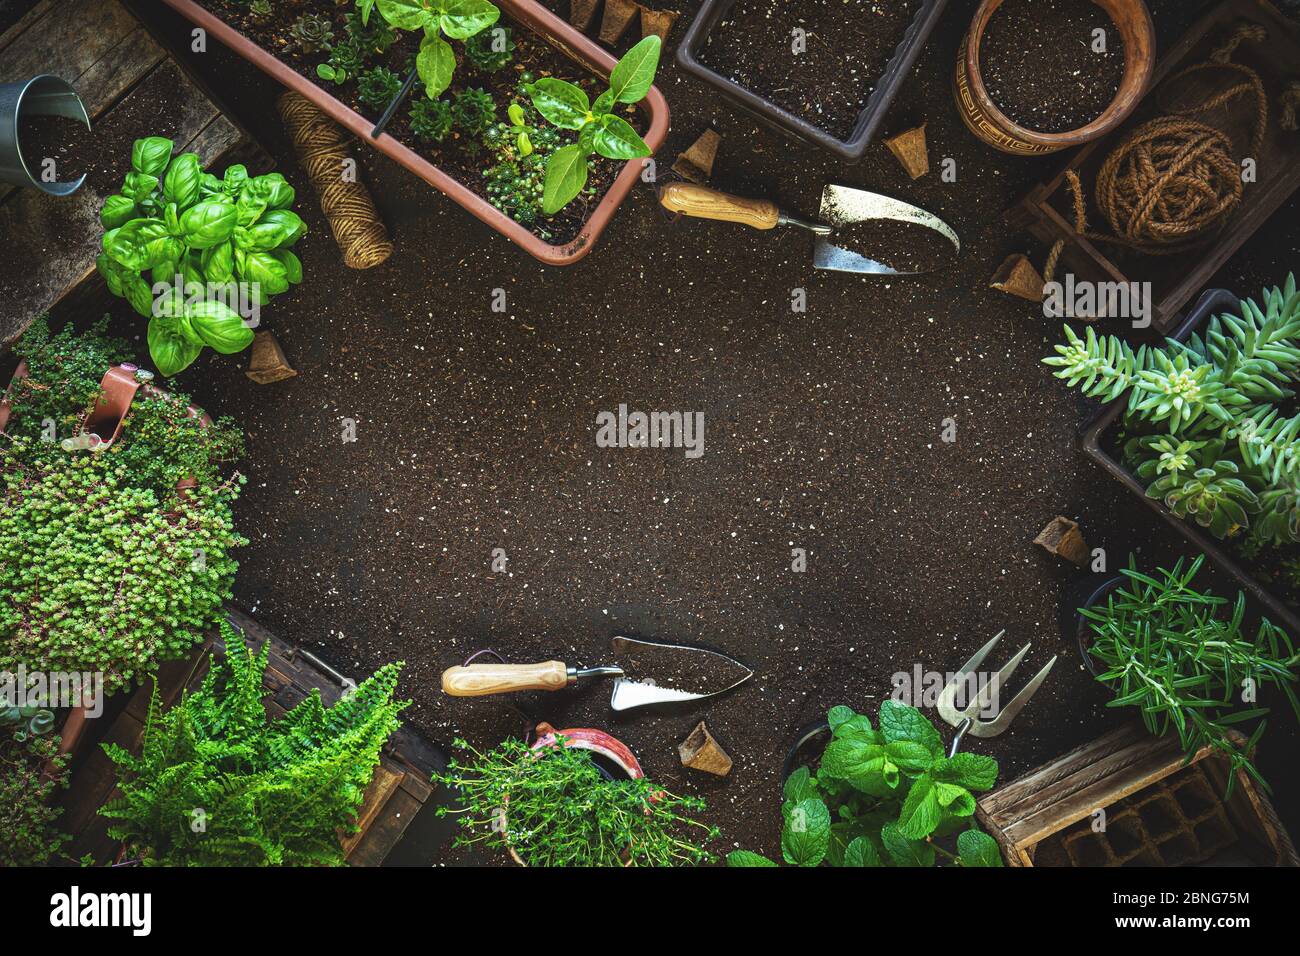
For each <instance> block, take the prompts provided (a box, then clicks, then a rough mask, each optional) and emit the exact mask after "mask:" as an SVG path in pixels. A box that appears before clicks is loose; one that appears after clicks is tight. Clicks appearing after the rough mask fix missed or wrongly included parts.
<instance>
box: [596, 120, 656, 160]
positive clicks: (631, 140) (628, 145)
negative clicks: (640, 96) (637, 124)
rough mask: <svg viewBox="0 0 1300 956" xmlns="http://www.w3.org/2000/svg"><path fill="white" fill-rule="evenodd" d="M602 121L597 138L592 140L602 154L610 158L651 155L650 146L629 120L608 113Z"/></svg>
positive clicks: (634, 157)
mask: <svg viewBox="0 0 1300 956" xmlns="http://www.w3.org/2000/svg"><path fill="white" fill-rule="evenodd" d="M600 123H601V125H600V128H599V129H597V130H596V138H595V140H593V141H592V145H593V146H594V147H595V149H596V152H598V153H600V155H602V156H608V157H609V158H610V159H636V158H637V157H638V156H649V155H650V147H649V146H647V145H646V144H645V141H644V140H643V139H641V137H640V136H638V135H637V133H636V130H634V129H633V128H632V125H631V124H630V123H628V121H627V120H625V119H623V118H621V117H618V116H614V115H613V114H606V115H605V116H603V117H601V120H600Z"/></svg>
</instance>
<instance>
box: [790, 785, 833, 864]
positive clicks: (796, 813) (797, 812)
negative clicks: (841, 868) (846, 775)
mask: <svg viewBox="0 0 1300 956" xmlns="http://www.w3.org/2000/svg"><path fill="white" fill-rule="evenodd" d="M830 840H831V812H830V811H829V810H827V809H826V804H824V803H822V802H821V801H820V800H817V799H812V800H800V801H799V802H798V803H796V804H792V805H789V806H788V809H786V813H785V827H784V828H783V829H782V830H781V855H782V856H783V857H785V861H786V862H787V863H789V864H791V865H792V866H816V865H817V864H819V863H821V861H822V860H823V859H825V857H826V851H827V849H828V848H829V847H830Z"/></svg>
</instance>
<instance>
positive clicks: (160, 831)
mask: <svg viewBox="0 0 1300 956" xmlns="http://www.w3.org/2000/svg"><path fill="white" fill-rule="evenodd" d="M221 635H222V639H223V641H224V643H225V647H226V652H225V654H224V655H223V656H221V657H217V656H216V655H213V657H212V661H211V668H210V669H209V671H208V673H207V675H206V676H205V677H204V679H203V684H202V686H201V687H199V689H198V690H197V691H195V692H193V693H189V694H185V695H183V696H182V697H181V699H180V701H179V702H177V703H176V704H175V705H173V706H172V707H170V708H168V709H166V710H164V709H163V707H162V705H161V703H160V701H159V698H158V695H157V689H156V688H155V692H154V695H153V698H152V700H151V701H150V704H149V713H148V715H147V717H146V719H145V727H144V737H143V739H142V741H141V745H140V752H139V754H132V753H129V752H128V751H126V750H125V749H123V748H122V747H120V746H118V745H116V744H106V745H105V746H104V751H105V753H107V754H108V756H109V758H110V759H111V760H112V761H113V763H114V765H115V766H116V768H117V772H118V789H119V791H120V792H121V796H120V797H118V798H116V799H114V800H112V801H110V802H109V803H107V804H105V805H104V807H103V808H102V809H101V810H100V814H101V815H102V816H104V817H107V818H108V819H109V820H110V821H112V826H111V827H109V831H108V832H109V834H110V835H111V836H112V837H113V838H114V839H117V840H122V841H123V842H124V843H126V844H127V845H128V847H129V848H130V849H131V850H132V851H133V852H135V853H138V854H140V857H141V862H142V863H143V864H144V865H146V866H282V865H283V866H337V865H341V864H342V863H343V850H342V848H341V846H340V844H339V833H340V832H343V833H355V832H356V830H357V825H356V821H355V815H356V811H357V808H358V807H360V806H361V803H362V800H363V798H364V795H365V790H366V787H367V786H369V784H370V778H371V776H372V775H373V773H374V768H375V766H376V765H377V764H378V763H379V759H380V751H381V749H382V748H383V746H384V744H385V743H386V742H387V741H388V738H389V737H390V736H391V735H392V734H393V732H394V731H396V730H397V729H398V728H399V727H400V726H401V721H400V720H399V719H398V714H399V713H401V711H402V710H403V708H405V707H406V706H407V704H408V703H409V702H402V701H395V700H393V694H394V691H395V690H396V687H397V677H398V673H399V671H400V670H401V667H402V665H401V663H396V664H388V665H385V666H384V667H382V668H380V669H379V670H378V671H376V672H375V674H374V675H373V676H371V677H370V678H368V679H367V680H365V681H364V682H362V683H361V685H360V686H358V687H357V689H356V690H355V691H353V692H352V693H351V694H349V695H348V696H346V697H344V698H342V699H341V700H339V701H338V702H337V703H335V704H334V705H333V706H331V707H326V706H325V705H324V704H323V703H322V702H321V698H320V692H319V691H315V690H313V691H312V693H311V695H310V696H309V697H307V698H306V699H305V700H303V701H302V702H301V703H299V704H298V705H297V706H295V707H294V708H293V709H292V710H290V711H289V712H288V713H286V714H284V715H283V716H281V717H280V718H278V719H277V720H274V721H273V720H269V719H267V716H266V708H265V706H264V704H263V703H262V701H263V699H264V698H265V697H266V695H267V693H268V691H267V690H266V689H265V687H264V686H263V680H264V676H265V673H266V665H267V652H268V650H269V647H270V645H269V644H263V645H262V649H261V651H259V652H258V653H256V654H254V653H253V652H252V650H250V649H249V648H248V646H247V645H246V644H245V642H244V638H243V635H241V634H239V633H238V632H237V631H235V630H234V628H232V627H231V626H230V625H229V624H227V623H226V622H225V621H222V622H221ZM196 810H200V811H202V813H203V824H204V825H203V826H201V827H196V826H192V824H193V823H194V821H195V812H196Z"/></svg>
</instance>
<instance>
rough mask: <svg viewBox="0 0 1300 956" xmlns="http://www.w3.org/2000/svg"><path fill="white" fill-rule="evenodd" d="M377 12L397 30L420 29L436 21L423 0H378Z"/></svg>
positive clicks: (434, 15)
mask: <svg viewBox="0 0 1300 956" xmlns="http://www.w3.org/2000/svg"><path fill="white" fill-rule="evenodd" d="M378 6H379V14H380V16H382V17H383V18H384V19H385V20H387V21H388V22H389V23H391V24H392V25H393V26H395V27H397V29H399V30H422V29H424V27H426V26H431V25H433V24H434V23H436V22H437V14H435V13H434V12H433V11H431V10H429V9H428V8H427V6H426V4H425V2H424V0H378Z"/></svg>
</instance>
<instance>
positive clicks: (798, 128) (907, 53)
mask: <svg viewBox="0 0 1300 956" xmlns="http://www.w3.org/2000/svg"><path fill="white" fill-rule="evenodd" d="M947 3H948V0H923V2H922V4H921V7H920V9H918V10H917V11H916V15H915V16H914V17H913V18H912V23H911V24H910V25H909V26H908V28H907V30H906V31H905V32H904V33H903V38H902V40H901V41H900V42H899V44H898V46H897V47H896V48H895V49H894V55H893V56H892V57H891V58H890V60H889V63H888V64H887V65H886V66H885V72H884V74H883V75H882V76H881V77H880V80H879V82H878V83H876V87H875V90H874V91H873V92H872V94H871V98H870V99H869V100H868V101H867V105H866V108H865V109H863V110H862V112H861V113H859V114H858V122H857V125H856V126H855V127H854V128H853V135H852V136H850V137H849V138H848V139H847V140H844V139H839V138H838V137H836V136H832V135H831V134H830V133H828V132H827V131H826V130H824V129H822V128H821V127H819V126H814V125H813V124H812V123H809V122H808V121H807V120H805V119H803V118H801V117H798V116H795V115H794V114H793V113H790V112H788V111H787V110H783V109H782V108H781V107H779V106H777V105H776V104H775V103H773V102H771V101H770V100H765V99H763V97H761V96H758V95H757V94H755V93H753V92H751V91H750V90H747V89H745V88H744V87H743V86H741V85H740V84H738V83H733V82H732V81H731V80H729V79H727V78H726V77H725V76H722V75H721V74H719V73H715V72H714V71H713V70H711V69H709V68H708V67H707V66H705V65H704V64H702V63H701V62H700V61H699V59H698V55H699V52H700V50H702V49H703V48H704V45H705V44H706V43H707V42H708V39H709V35H710V34H711V33H712V32H713V31H714V29H716V28H717V26H718V24H719V23H720V22H722V18H723V17H725V16H726V15H727V14H728V13H730V12H731V8H732V7H733V6H735V5H736V0H705V2H704V6H703V7H701V8H700V12H699V13H698V14H696V16H695V19H694V20H693V21H692V22H691V26H690V29H688V30H687V31H686V36H685V37H684V38H683V39H682V42H681V45H680V46H679V47H678V48H677V62H678V64H679V65H680V66H681V68H682V69H683V70H685V71H686V72H687V73H690V74H691V75H692V76H694V77H696V78H697V79H700V80H702V81H704V82H705V83H707V84H708V85H709V86H712V87H714V88H715V89H716V90H717V91H718V92H719V93H721V94H722V95H723V96H725V97H726V98H727V99H729V100H731V101H732V102H734V103H736V104H737V105H738V106H740V107H742V108H743V109H745V110H747V111H748V112H750V113H751V114H753V115H754V116H755V117H756V118H757V119H758V120H759V121H760V122H762V123H764V124H765V125H767V126H770V127H772V128H773V129H776V130H778V131H780V132H782V133H785V134H786V135H788V136H791V137H793V138H795V139H799V140H803V141H804V142H807V143H812V144H813V145H814V146H820V147H822V148H823V149H827V150H829V151H830V152H832V153H834V154H835V155H836V156H839V157H840V158H841V159H844V160H847V161H848V162H850V163H856V162H858V161H859V160H861V159H862V155H863V153H865V152H866V151H867V147H868V146H870V145H871V141H872V140H873V139H874V138H875V136H876V133H877V132H879V130H880V124H881V123H883V122H884V119H885V113H886V111H887V110H888V109H889V104H890V103H892V102H893V101H894V97H895V96H896V95H897V94H898V90H899V87H901V86H902V85H903V79H904V78H905V77H906V76H907V74H908V72H909V71H910V70H911V69H912V65H913V64H914V63H915V62H916V58H917V57H918V56H920V54H921V48H922V47H924V46H925V41H926V40H927V39H928V38H929V36H930V32H931V31H932V30H933V29H934V27H935V24H936V23H938V22H939V16H940V14H942V13H943V8H944V7H945V6H946V5H947Z"/></svg>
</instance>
